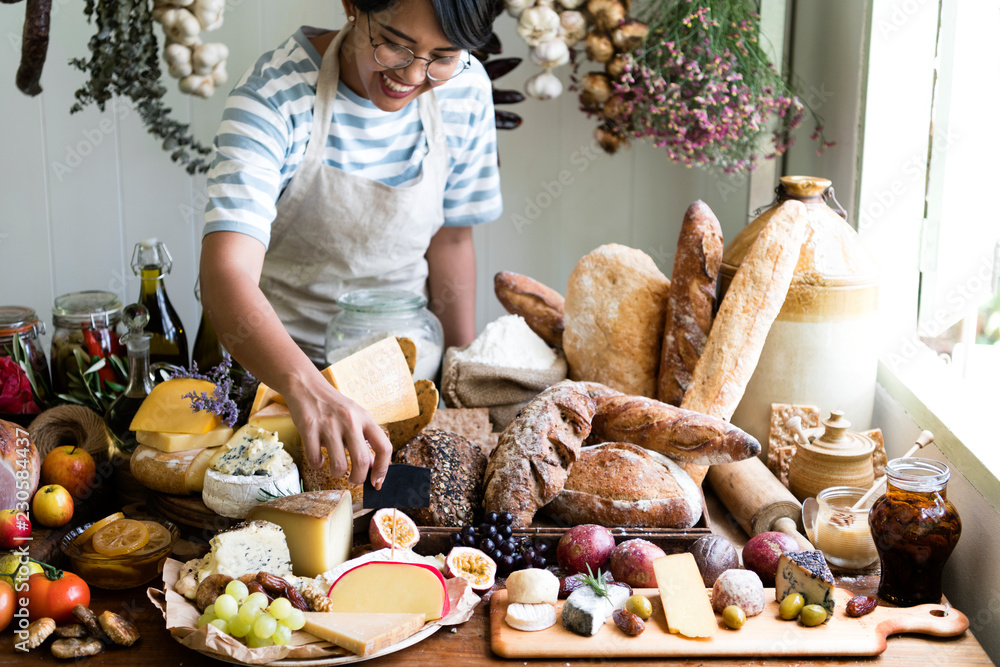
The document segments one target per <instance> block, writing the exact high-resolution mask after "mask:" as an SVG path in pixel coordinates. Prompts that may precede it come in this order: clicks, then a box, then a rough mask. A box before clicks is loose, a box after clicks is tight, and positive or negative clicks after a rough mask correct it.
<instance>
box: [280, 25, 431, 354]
mask: <svg viewBox="0 0 1000 667" xmlns="http://www.w3.org/2000/svg"><path fill="white" fill-rule="evenodd" d="M350 30H351V27H350V26H349V25H348V26H345V27H344V28H343V29H342V30H341V31H340V32H339V33H337V36H336V37H335V38H334V40H333V42H331V43H330V45H329V46H328V47H327V48H326V52H325V53H324V55H323V61H322V64H321V66H320V71H319V81H318V84H317V86H316V102H315V106H314V107H313V127H312V133H311V135H310V137H309V143H308V145H307V146H306V153H305V158H304V159H303V161H302V164H301V165H299V167H298V169H297V171H296V172H295V175H294V176H292V179H291V181H289V183H288V186H287V187H286V188H285V191H284V192H283V193H282V194H281V197H280V198H279V199H278V202H277V217H276V218H275V221H274V224H273V225H272V226H271V242H270V245H269V247H268V250H267V253H266V254H265V255H264V267H263V271H262V273H261V280H260V288H261V290H262V291H263V292H264V295H265V296H266V297H267V299H268V301H269V302H270V303H271V306H272V307H273V308H274V310H275V312H276V313H277V314H278V317H279V318H280V319H281V322H282V323H283V324H284V325H285V329H286V330H287V331H288V333H289V334H290V335H291V337H292V339H293V340H294V341H295V342H296V343H297V344H298V345H299V347H301V348H302V350H303V351H304V352H305V353H306V354H307V355H308V356H309V358H310V359H312V360H313V362H315V363H317V364H319V365H326V363H325V362H326V360H325V359H324V355H323V348H324V338H325V333H326V325H327V323H328V322H329V321H330V318H331V317H332V316H333V315H334V314H335V313H337V312H339V309H338V308H337V307H336V305H335V301H336V299H337V298H338V297H339V296H341V295H342V294H344V293H346V292H350V291H352V290H355V289H361V288H366V287H386V288H394V289H403V290H408V291H410V292H417V293H420V294H426V281H427V260H426V259H425V258H424V253H426V251H427V246H428V245H429V244H430V241H431V237H432V236H433V235H434V234H435V232H437V231H438V229H440V228H441V225H442V224H443V223H444V188H445V181H446V177H447V168H448V157H447V144H446V141H445V136H444V127H443V123H442V120H441V111H440V109H439V108H438V103H437V97H435V95H434V91H433V90H430V91H428V92H426V93H424V94H422V95H420V96H419V97H418V98H417V101H418V105H419V112H420V122H421V124H422V125H423V130H424V136H425V137H426V141H427V146H426V149H424V148H419V149H418V150H426V154H425V155H424V157H423V161H422V164H421V170H420V176H419V178H418V180H417V182H416V183H414V184H413V185H411V186H409V187H405V188H397V187H392V186H388V185H385V184H383V183H379V182H378V181H373V180H370V179H367V178H362V177H360V176H356V175H354V174H350V173H347V172H344V171H342V170H340V169H337V168H334V167H331V166H329V165H326V164H324V163H323V155H324V153H325V151H326V145H327V139H328V134H329V132H330V122H331V120H332V116H333V104H334V99H335V98H336V95H337V83H338V81H339V80H340V71H339V70H340V61H339V55H338V54H339V53H340V46H341V44H342V43H343V41H344V37H345V36H346V35H347V34H349V33H350Z"/></svg>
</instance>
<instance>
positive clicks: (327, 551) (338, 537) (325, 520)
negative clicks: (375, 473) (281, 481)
mask: <svg viewBox="0 0 1000 667" xmlns="http://www.w3.org/2000/svg"><path fill="white" fill-rule="evenodd" d="M352 510H353V508H352V507H351V494H350V493H349V492H346V491H307V492H306V493H298V494H295V495H294V496H286V497H284V498H275V499H274V500H270V501H268V502H266V503H260V504H258V505H257V506H256V507H253V508H251V509H250V511H249V512H247V517H246V518H247V520H248V521H253V520H258V519H259V520H262V521H270V522H271V523H276V524H278V525H279V526H281V528H282V529H283V530H284V531H285V538H286V540H287V542H288V552H289V553H290V554H291V556H292V572H293V573H294V574H295V575H296V576H299V577H315V576H317V575H320V574H322V573H323V572H327V571H329V570H332V569H333V568H335V567H337V566H338V565H340V564H341V563H343V562H345V561H347V559H348V558H350V555H351V544H352V541H353V538H354V519H353V511H352ZM338 646H340V644H338ZM344 648H347V647H344Z"/></svg>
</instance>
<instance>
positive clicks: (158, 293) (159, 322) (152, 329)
mask: <svg viewBox="0 0 1000 667" xmlns="http://www.w3.org/2000/svg"><path fill="white" fill-rule="evenodd" d="M172 266H173V260H172V259H171V257H170V253H169V252H168V251H167V246H165V245H164V244H163V243H161V242H160V241H157V240H156V239H155V238H150V239H143V240H142V241H139V243H137V244H136V246H135V249H134V250H133V251H132V271H133V272H134V273H135V275H137V276H139V278H141V279H142V282H141V285H140V288H139V303H140V304H142V305H143V306H144V307H145V308H146V310H147V311H148V312H149V324H148V325H147V326H146V333H148V334H151V335H152V338H151V339H150V341H149V361H150V363H156V362H166V363H169V364H176V365H177V366H182V367H184V368H187V366H188V360H189V358H188V343H187V335H186V334H185V333H184V325H183V324H181V318H180V317H178V315H177V311H176V310H174V307H173V305H172V304H171V303H170V298H169V297H168V296H167V289H166V287H164V285H163V279H164V277H165V276H166V275H167V274H168V273H170V269H171V267H172Z"/></svg>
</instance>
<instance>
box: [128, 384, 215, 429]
mask: <svg viewBox="0 0 1000 667" xmlns="http://www.w3.org/2000/svg"><path fill="white" fill-rule="evenodd" d="M214 391H215V385H214V384H212V383H211V382H208V381H206V380H193V379H190V378H177V379H175V380H167V381H166V382H161V383H160V384H158V385H156V386H155V387H153V390H152V391H151V392H149V396H147V397H146V398H145V400H143V402H142V405H140V406H139V410H138V411H136V413H135V417H133V418H132V423H131V424H130V425H129V430H130V431H162V432H164V433H193V434H201V433H208V432H209V431H211V430H212V429H213V428H215V427H216V426H218V425H219V422H220V420H219V417H218V415H214V414H212V413H211V412H205V411H204V410H199V411H198V412H192V411H191V399H190V398H184V394H189V393H191V392H194V393H195V394H196V395H199V396H200V395H201V394H203V393H205V394H209V395H211V394H212V392H214Z"/></svg>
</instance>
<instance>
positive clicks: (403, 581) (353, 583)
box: [327, 560, 451, 621]
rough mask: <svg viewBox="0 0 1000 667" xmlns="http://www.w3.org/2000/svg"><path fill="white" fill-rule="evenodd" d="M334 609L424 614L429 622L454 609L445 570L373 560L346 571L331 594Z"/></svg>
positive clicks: (349, 611)
mask: <svg viewBox="0 0 1000 667" xmlns="http://www.w3.org/2000/svg"><path fill="white" fill-rule="evenodd" d="M327 597H329V598H330V603H331V606H332V611H336V612H345V613H372V612H375V613H398V612H408V613H413V614H423V615H424V617H425V618H426V619H427V620H428V621H436V620H438V619H440V618H444V617H445V616H447V615H448V614H449V613H450V612H451V601H450V600H449V599H448V589H447V587H446V586H445V583H444V577H443V576H442V575H441V572H440V571H439V570H438V569H437V568H434V567H431V566H430V565H424V564H421V563H400V562H394V561H379V560H377V561H369V562H367V563H363V564H361V565H358V566H357V567H355V568H352V569H350V570H348V571H347V572H345V573H344V574H342V575H341V576H340V578H338V579H337V580H336V581H335V582H333V585H332V586H330V590H329V592H328V593H327Z"/></svg>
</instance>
